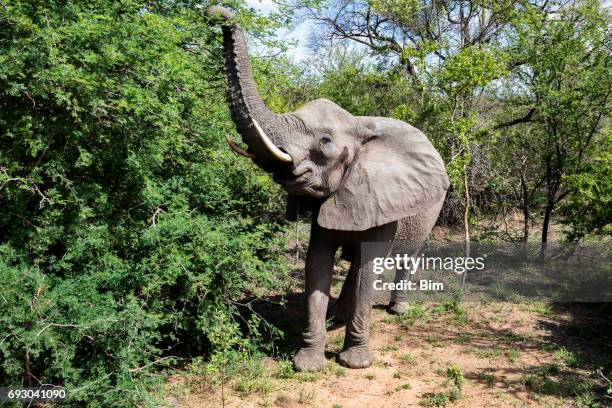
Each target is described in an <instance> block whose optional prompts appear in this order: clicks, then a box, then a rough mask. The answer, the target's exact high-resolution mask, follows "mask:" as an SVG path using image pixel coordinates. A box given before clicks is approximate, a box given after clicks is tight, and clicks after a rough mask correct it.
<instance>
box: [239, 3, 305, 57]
mask: <svg viewBox="0 0 612 408" xmlns="http://www.w3.org/2000/svg"><path fill="white" fill-rule="evenodd" d="M247 4H248V5H249V6H250V7H253V8H254V9H256V10H259V11H260V12H261V13H263V14H268V13H270V12H271V11H274V10H276V9H277V7H278V6H277V5H276V3H274V2H273V1H272V0H247ZM309 32H310V24H309V23H308V22H303V23H301V24H299V25H298V26H297V27H295V28H294V29H292V30H287V29H282V30H280V31H279V32H278V36H279V38H281V39H286V40H296V41H297V42H298V44H297V46H293V47H291V48H290V49H289V51H288V54H289V55H290V56H292V57H294V58H295V59H296V60H301V59H303V58H304V57H306V56H307V55H308V48H307V47H306V43H307V40H308V35H309Z"/></svg>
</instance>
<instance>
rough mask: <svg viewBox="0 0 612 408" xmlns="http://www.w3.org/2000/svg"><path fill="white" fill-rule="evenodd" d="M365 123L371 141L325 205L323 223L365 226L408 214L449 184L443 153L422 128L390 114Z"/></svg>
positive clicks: (341, 227)
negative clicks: (440, 152) (441, 154)
mask: <svg viewBox="0 0 612 408" xmlns="http://www.w3.org/2000/svg"><path fill="white" fill-rule="evenodd" d="M364 126H365V127H366V131H368V132H369V136H368V137H366V138H365V139H364V140H367V142H365V143H364V144H363V146H362V148H361V149H360V150H359V152H358V153H357V155H356V157H355V160H354V161H353V162H352V163H351V165H350V167H349V169H348V170H347V173H346V175H345V178H344V180H343V182H342V185H341V186H340V188H339V189H338V190H337V191H336V192H335V193H334V194H333V195H331V196H330V197H329V198H328V199H327V200H326V201H325V202H324V203H323V204H322V206H321V209H320V211H319V215H318V218H317V222H318V224H319V225H320V226H321V227H323V228H328V229H335V230H344V231H363V230H366V229H369V228H372V227H376V226H378V225H383V224H386V223H389V222H392V221H396V220H399V219H401V218H404V217H409V216H412V215H415V214H418V213H420V212H423V211H424V210H426V209H427V208H429V207H431V206H432V205H434V203H437V202H438V201H439V200H441V199H443V197H444V196H445V194H446V190H447V189H448V187H449V181H448V176H447V175H446V170H445V168H444V163H443V161H442V158H441V157H440V155H439V154H438V152H437V151H436V150H435V148H434V147H433V146H432V145H431V143H430V142H429V141H428V140H427V138H426V137H425V135H424V134H423V133H421V132H420V131H419V130H417V129H415V128H414V127H412V126H410V125H408V124H406V123H405V122H400V121H397V120H394V119H385V118H375V119H374V118H372V119H368V122H365V123H364Z"/></svg>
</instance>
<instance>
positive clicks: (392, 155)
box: [207, 6, 449, 371]
mask: <svg viewBox="0 0 612 408" xmlns="http://www.w3.org/2000/svg"><path fill="white" fill-rule="evenodd" d="M207 14H208V15H209V16H211V17H214V18H218V17H219V16H220V17H221V18H222V19H223V20H224V23H223V41H224V44H223V45H224V57H225V76H226V80H227V86H228V100H229V104H230V110H231V113H232V119H233V120H234V122H235V124H236V128H237V130H238V132H239V133H240V134H241V136H242V140H243V142H245V143H246V145H247V146H248V152H249V153H251V154H253V155H254V156H255V158H254V161H255V163H256V164H257V165H259V166H260V167H261V168H263V169H264V170H266V171H268V172H271V173H272V174H273V178H274V180H275V181H276V182H278V183H280V184H281V185H282V186H283V188H284V189H285V190H287V191H288V192H289V193H290V197H293V198H295V197H297V200H298V201H303V202H304V203H305V202H306V201H308V202H309V203H310V206H311V209H312V213H313V219H312V230H311V237H310V243H309V246H308V254H307V258H306V297H307V315H308V324H307V328H306V330H305V331H304V333H303V347H302V348H301V349H300V350H299V351H298V353H297V354H296V355H295V357H294V359H293V362H294V365H295V368H296V369H297V370H300V371H318V370H322V369H323V368H324V366H325V363H326V360H325V356H324V350H325V349H324V348H325V339H326V328H325V317H326V312H327V309H328V301H329V292H330V285H331V278H332V271H333V263H334V254H335V253H336V251H337V250H338V248H342V250H343V257H345V258H347V259H348V260H350V261H351V267H350V270H349V273H348V276H347V280H346V282H345V284H344V287H343V288H342V292H341V294H340V297H339V299H338V301H337V303H336V304H335V305H334V307H333V308H332V310H333V312H334V313H335V315H336V317H338V318H340V319H341V320H345V321H346V324H347V326H346V336H345V340H344V347H343V349H342V351H341V352H340V354H339V355H338V362H339V363H340V364H342V365H344V366H346V367H350V368H365V367H368V366H369V365H370V364H371V363H372V353H371V352H370V350H369V348H368V324H369V318H370V310H371V295H372V293H371V290H372V288H371V285H370V284H369V282H370V279H369V278H370V277H369V276H367V274H366V273H365V272H366V271H368V262H369V261H370V259H361V258H362V256H361V246H360V244H361V243H362V242H381V241H382V242H398V243H401V245H404V247H405V248H410V249H409V250H410V251H417V250H418V249H419V247H420V244H421V243H422V242H423V241H424V240H425V239H426V237H427V235H428V234H429V233H430V231H431V228H432V227H433V225H434V223H435V221H436V219H437V217H438V214H439V212H440V208H441V206H442V203H443V201H444V197H445V195H446V190H447V189H448V186H449V182H448V177H447V175H446V170H445V168H444V164H443V162H442V159H441V158H440V155H439V154H438V152H437V151H436V150H435V149H434V147H433V146H432V145H431V143H430V142H429V141H428V140H427V138H426V137H425V135H423V133H421V132H420V131H419V130H417V129H415V128H414V127H412V126H410V125H408V124H406V123H404V122H402V121H398V120H394V119H389V118H379V117H356V116H353V115H351V114H350V113H348V112H347V111H345V110H344V109H342V108H340V107H339V106H338V105H336V104H334V103H333V102H331V101H329V100H326V99H318V100H315V101H313V102H310V103H308V104H306V105H304V106H303V107H302V108H300V109H299V110H297V111H295V112H291V113H285V114H276V113H273V112H271V111H270V110H269V109H268V108H267V107H266V105H265V104H264V102H263V101H262V99H261V97H260V95H259V93H258V92H257V88H256V87H255V82H254V80H253V76H252V73H251V67H250V63H249V59H248V54H247V47H246V42H245V39H244V35H243V33H242V31H241V29H240V26H239V25H238V24H237V23H234V22H232V14H231V13H230V12H229V11H228V10H227V9H225V8H222V7H219V6H214V7H212V8H210V9H209V10H208V12H207ZM254 121H256V122H257V123H259V124H260V126H261V128H262V129H263V131H264V132H265V135H266V136H267V137H268V138H269V140H270V141H271V142H272V143H273V144H274V145H275V146H276V147H278V148H279V149H280V151H282V152H285V153H288V154H289V156H290V157H291V159H290V160H291V162H290V163H286V162H282V161H279V160H278V159H277V158H278V155H276V156H275V155H274V154H273V152H271V150H270V149H269V148H267V147H266V145H265V143H263V142H262V137H261V135H260V134H259V133H258V132H257V130H256V128H255V126H254ZM373 255H376V254H369V256H373ZM385 255H386V254H378V255H377V256H385ZM369 270H370V271H371V269H369ZM370 273H371V272H370ZM405 275H406V274H405V273H404V272H403V271H398V272H397V273H396V281H399V280H401V279H406V278H407V276H405ZM389 306H390V307H389V310H390V312H394V313H400V312H402V311H403V310H404V309H405V307H406V303H405V298H404V296H403V294H402V293H393V294H392V295H391V302H390V305H389Z"/></svg>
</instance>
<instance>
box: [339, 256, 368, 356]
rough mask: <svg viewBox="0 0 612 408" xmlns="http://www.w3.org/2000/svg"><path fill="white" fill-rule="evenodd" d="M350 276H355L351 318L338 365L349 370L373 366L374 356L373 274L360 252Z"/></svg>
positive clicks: (350, 296) (350, 298)
mask: <svg viewBox="0 0 612 408" xmlns="http://www.w3.org/2000/svg"><path fill="white" fill-rule="evenodd" d="M356 252H357V253H356V254H355V257H354V258H353V262H352V263H351V269H350V270H349V274H351V273H352V274H354V275H355V276H353V285H352V287H351V292H352V293H350V294H349V297H348V300H349V307H350V312H349V315H350V318H349V321H348V322H347V325H346V335H345V337H344V347H343V348H342V351H341V352H340V354H339V355H338V363H340V364H341V365H343V366H345V367H349V368H366V367H369V366H370V365H371V364H372V360H373V356H372V352H371V351H370V347H369V344H368V342H369V326H370V313H371V310H372V306H371V301H370V299H371V284H372V282H371V279H370V278H371V276H370V274H371V272H372V270H371V269H370V270H369V272H370V273H368V266H370V267H371V265H370V264H369V263H366V265H362V264H361V259H360V258H361V255H360V251H356Z"/></svg>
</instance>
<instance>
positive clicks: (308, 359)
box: [293, 348, 327, 373]
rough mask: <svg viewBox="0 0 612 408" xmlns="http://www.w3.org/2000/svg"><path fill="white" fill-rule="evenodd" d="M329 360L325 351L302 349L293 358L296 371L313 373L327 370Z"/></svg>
mask: <svg viewBox="0 0 612 408" xmlns="http://www.w3.org/2000/svg"><path fill="white" fill-rule="evenodd" d="M326 364H327V360H326V359H325V353H324V352H323V351H316V350H313V349H308V348H302V349H300V351H298V352H297V354H296V355H295V356H293V366H294V367H295V370H296V371H305V372H309V373H313V372H316V371H321V370H323V369H324V368H325V365H326Z"/></svg>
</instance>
